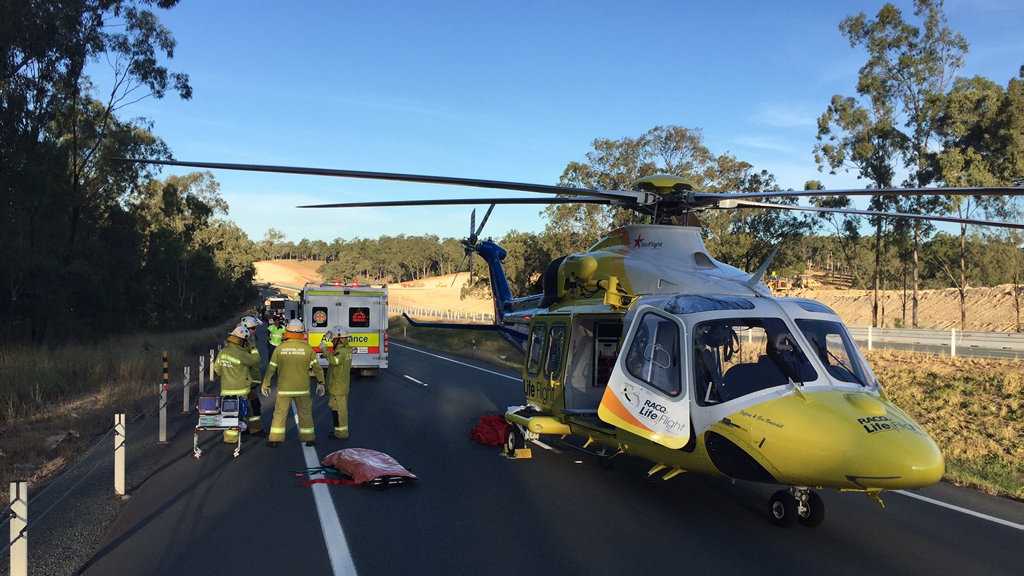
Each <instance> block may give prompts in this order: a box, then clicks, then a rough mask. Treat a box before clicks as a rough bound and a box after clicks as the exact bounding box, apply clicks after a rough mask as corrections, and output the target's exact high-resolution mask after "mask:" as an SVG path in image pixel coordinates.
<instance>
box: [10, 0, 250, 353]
mask: <svg viewBox="0 0 1024 576" xmlns="http://www.w3.org/2000/svg"><path fill="white" fill-rule="evenodd" d="M175 4H176V1H175V0H159V1H154V0H136V1H129V0H103V1H99V0H92V1H90V0H86V1H82V0H48V1H45V2H44V1H31V0H30V1H18V2H14V1H11V2H7V1H5V2H0V21H2V22H3V23H4V24H3V26H2V28H3V40H2V41H0V176H2V179H0V194H2V195H3V198H2V206H3V209H2V211H0V213H2V225H0V246H3V248H4V251H5V256H6V261H5V263H4V266H2V267H0V294H2V296H0V314H2V315H3V317H4V318H5V320H6V321H7V322H6V326H7V329H6V330H4V331H3V332H2V334H3V336H0V338H4V339H7V340H13V339H20V340H31V341H34V342H43V341H57V340H66V339H69V338H70V339H82V338H90V337H94V336H97V335H102V334H105V333H110V332H116V331H123V330H138V329H148V328H167V327H178V326H194V325H196V324H197V323H198V324H207V323H212V322H217V321H221V320H223V318H224V316H225V315H226V314H228V313H229V312H234V311H236V310H237V309H238V308H239V307H240V306H241V305H242V304H243V303H244V302H246V301H248V300H250V299H251V298H252V297H253V296H254V295H255V292H254V288H253V286H252V277H253V267H252V259H251V256H252V247H251V242H249V240H248V238H247V237H246V236H245V234H244V233H243V232H242V231H241V230H240V229H239V228H238V227H237V226H235V225H234V224H232V223H231V222H229V221H227V220H226V219H225V217H226V215H227V208H228V207H227V204H226V203H225V202H224V200H223V199H222V198H221V197H220V194H219V190H218V185H217V182H216V180H214V178H213V177H212V175H209V174H204V173H194V174H190V175H186V176H181V177H169V178H164V179H158V178H157V177H156V174H155V172H154V170H153V169H152V168H149V167H146V166H141V165H137V164H128V163H124V162H120V161H118V158H122V157H135V158H169V157H170V150H169V149H168V147H167V145H166V143H165V142H163V141H162V140H161V139H160V138H159V137H158V136H157V135H156V134H154V132H153V126H152V124H151V123H150V122H148V121H147V120H145V119H141V118H131V117H128V115H127V110H126V108H127V107H129V106H130V105H131V104H133V103H135V102H138V101H139V100H142V99H145V98H163V97H165V96H167V95H176V96H177V97H179V98H183V99H189V98H191V96H192V89H191V86H190V84H189V78H188V76H187V75H186V74H184V73H181V72H176V71H172V70H169V69H168V68H167V66H166V62H167V61H168V60H170V59H171V58H172V57H173V55H174V49H175V41H174V38H173V36H172V35H171V33H170V31H169V30H167V29H166V28H165V27H164V26H163V25H162V24H161V23H160V20H159V18H158V17H157V14H156V13H155V11H154V10H153V9H154V8H157V9H168V8H171V7H173V6H174V5H175ZM89 65H92V66H97V67H98V66H107V65H109V70H107V71H106V72H108V73H109V84H110V86H109V88H105V89H104V90H103V91H102V92H101V91H100V90H99V89H98V88H97V87H96V85H95V84H94V83H93V81H92V79H91V78H90V77H89V75H88V74H87V72H86V69H87V67H88V66H89Z"/></svg>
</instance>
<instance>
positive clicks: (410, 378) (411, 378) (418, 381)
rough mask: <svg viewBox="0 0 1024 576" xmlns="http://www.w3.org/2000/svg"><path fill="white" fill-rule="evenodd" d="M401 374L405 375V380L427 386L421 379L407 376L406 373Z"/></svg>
mask: <svg viewBox="0 0 1024 576" xmlns="http://www.w3.org/2000/svg"><path fill="white" fill-rule="evenodd" d="M402 376H405V378H406V379H407V380H412V381H413V382H415V383H417V384H419V385H420V386H423V387H424V388H426V386H427V383H426V382H423V381H422V380H417V379H415V378H413V377H412V376H409V375H408V374H402Z"/></svg>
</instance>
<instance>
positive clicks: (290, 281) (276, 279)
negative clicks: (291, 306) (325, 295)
mask: <svg viewBox="0 0 1024 576" xmlns="http://www.w3.org/2000/svg"><path fill="white" fill-rule="evenodd" d="M323 264H324V263H323V262H320V261H317V260H262V261H260V262H255V263H254V266H255V267H256V282H257V283H260V284H264V283H265V284H280V285H285V286H297V287H302V286H303V285H304V284H305V283H306V282H319V281H320V272H319V269H320V267H321V266H323Z"/></svg>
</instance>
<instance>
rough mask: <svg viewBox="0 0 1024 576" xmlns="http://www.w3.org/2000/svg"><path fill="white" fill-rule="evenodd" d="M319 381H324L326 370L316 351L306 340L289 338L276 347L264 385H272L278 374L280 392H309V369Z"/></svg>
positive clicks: (289, 394)
mask: <svg viewBox="0 0 1024 576" xmlns="http://www.w3.org/2000/svg"><path fill="white" fill-rule="evenodd" d="M310 370H312V371H313V377H314V378H316V380H317V382H319V383H321V384H323V383H324V371H323V369H322V368H320V363H319V362H317V358H316V352H313V349H312V348H310V346H309V344H308V343H307V342H306V341H305V340H287V341H285V342H284V343H282V344H281V345H280V346H278V347H277V348H275V349H274V353H273V354H272V355H271V356H270V363H269V364H267V373H266V374H265V375H264V376H263V385H264V386H270V382H271V378H272V377H273V376H274V374H275V373H276V374H277V388H278V394H281V395H283V396H296V395H302V394H309V371H310Z"/></svg>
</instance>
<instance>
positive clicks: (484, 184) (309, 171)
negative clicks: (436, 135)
mask: <svg viewBox="0 0 1024 576" xmlns="http://www.w3.org/2000/svg"><path fill="white" fill-rule="evenodd" d="M119 160H121V161H123V162H135V163H139V164H159V165H163V166H187V167H190V168H207V169H210V170H241V171H244V172H272V173H277V174H305V175H309V176H334V177H338V178H362V179H366V180H390V181H395V182H418V183H421V184H447V185H451V186H470V187H473V188H492V189H495V190H516V191H520V192H539V193H541V194H562V195H569V196H591V197H595V196H596V197H598V198H607V199H609V200H623V201H626V202H640V201H645V202H646V201H647V198H648V197H649V196H650V194H647V193H644V192H629V191H626V190H595V189H591V188H572V187H569V186H552V185H550V184H530V183H528V182H507V181H504V180H482V179H479V178H456V177H451V176H430V175H425V174H400V173H397V172H370V171H365V170H341V169H335V168H310V167H303V166H272V165H263V164H236V163H229V162H190V161H185V160H153V159H148V158H119Z"/></svg>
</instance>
